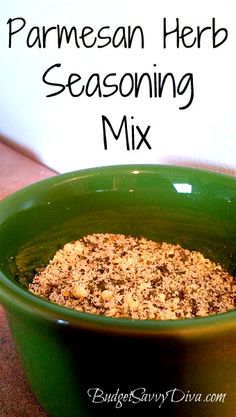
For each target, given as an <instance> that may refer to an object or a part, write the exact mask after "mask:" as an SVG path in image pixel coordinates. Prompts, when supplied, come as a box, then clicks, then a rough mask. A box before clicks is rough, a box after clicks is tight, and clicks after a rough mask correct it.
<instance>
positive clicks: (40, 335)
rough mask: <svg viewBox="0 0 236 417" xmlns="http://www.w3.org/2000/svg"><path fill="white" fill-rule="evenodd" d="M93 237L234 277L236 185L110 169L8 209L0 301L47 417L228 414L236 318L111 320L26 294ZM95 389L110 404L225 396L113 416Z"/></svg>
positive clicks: (82, 175) (64, 181) (4, 210)
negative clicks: (60, 255) (142, 242)
mask: <svg viewBox="0 0 236 417" xmlns="http://www.w3.org/2000/svg"><path fill="white" fill-rule="evenodd" d="M93 232H112V233H126V234H132V235H142V236H145V237H148V238H152V239H155V240H158V241H163V240H165V241H168V242H172V243H180V244H181V245H183V246H184V247H186V248H190V249H196V250H200V251H202V252H203V253H204V254H205V255H206V256H208V257H210V258H211V259H213V260H216V261H219V262H221V263H222V264H223V265H224V266H225V267H226V268H227V269H228V270H229V271H230V272H232V273H233V274H234V275H236V178H233V177H229V176H226V175H220V174H216V173H211V172H205V171H201V170H194V169H189V168H180V167H171V166H153V165H142V166H120V167H106V168H98V169H90V170H84V171H80V172H74V173H69V174H64V175H60V176H57V177H54V178H50V179H48V180H44V181H42V182H40V183H37V184H34V185H32V186H29V187H27V188H25V189H22V190H20V191H19V192H17V193H15V194H13V195H12V196H10V197H8V198H7V199H5V200H4V201H2V202H1V204H0V298H1V302H2V304H3V306H4V308H5V310H6V313H7V318H8V322H9V325H10V328H11V330H12V334H13V337H14V339H15V342H16V346H17V349H18V352H19V355H20V358H21V361H22V364H23V367H24V370H25V373H26V375H27V378H28V381H29V383H30V385H31V387H32V390H33V392H34V393H35V395H36V397H37V398H38V400H39V401H40V403H41V404H42V405H43V406H44V407H45V409H46V410H47V411H48V412H49V413H50V416H52V417H96V416H109V417H110V416H113V415H114V416H116V415H119V416H122V417H123V416H130V415H133V414H134V415H136V414H138V415H143V414H146V415H147V416H152V415H153V416H154V415H155V416H157V415H158V416H166V417H173V416H179V417H199V416H204V417H216V416H217V417H218V416H224V417H232V416H233V415H234V408H235V406H234V404H235V401H236V312H235V311H231V312H228V313H225V314H220V315H217V316H211V317H206V318H194V319H185V320H178V321H139V320H128V319H112V318H107V317H103V316H93V315H90V314H85V313H79V312H76V311H73V310H70V309H66V308H63V307H60V306H57V305H55V304H52V303H50V302H47V301H45V300H42V299H40V298H38V297H36V296H34V295H32V294H30V293H28V292H27V290H26V289H25V288H24V285H26V283H27V282H28V281H29V280H30V279H31V277H32V274H33V273H34V269H35V267H37V266H39V265H43V264H45V263H46V262H47V261H48V260H49V258H50V257H52V255H53V254H54V253H55V251H56V250H57V249H58V248H59V247H61V246H62V245H63V244H64V243H65V242H67V241H70V240H72V239H77V238H79V237H81V236H83V235H85V234H87V233H93ZM92 387H97V388H99V389H101V390H103V391H104V393H107V394H109V393H110V394H112V393H113V394H115V393H116V396H115V395H114V396H113V397H112V399H113V400H114V401H115V399H118V398H121V397H119V396H118V394H119V395H121V394H122V393H123V394H124V393H130V391H131V390H133V389H136V388H139V387H143V388H144V389H146V392H147V393H149V394H150V393H156V394H158V393H163V394H164V393H165V392H166V391H168V390H173V389H174V388H176V389H178V390H182V391H183V392H184V393H185V395H186V394H187V393H189V394H190V393H191V394H193V393H195V394H201V395H202V396H205V395H206V394H208V393H226V398H225V401H224V403H222V402H210V403H208V402H206V401H205V402H204V401H202V402H199V401H195V400H192V402H189V399H190V397H189V396H188V397H187V396H185V397H183V396H184V394H183V392H180V391H176V393H175V394H171V393H169V395H168V398H167V399H166V401H165V403H164V404H162V406H161V407H160V405H161V400H160V399H159V400H157V402H155V401H154V400H152V401H151V402H148V401H147V397H146V401H143V402H138V401H139V400H138V399H137V398H136V399H134V402H137V403H136V404H133V403H131V402H128V400H127V402H124V403H123V406H122V407H121V408H115V402H109V403H108V402H99V403H96V404H95V403H93V402H92V397H89V395H88V393H87V390H88V389H89V388H92ZM117 390H119V391H117ZM140 392H141V391H137V392H136V397H137V396H138V397H139V398H141V394H140ZM90 393H92V392H91V391H90ZM171 395H173V396H172V397H171ZM127 398H128V399H130V397H127ZM142 398H143V400H144V397H142ZM181 398H182V400H181V401H180V399H181ZM183 398H185V399H186V401H184V399H183ZM187 398H188V401H187ZM196 398H197V399H198V400H199V398H200V397H199V396H198V397H196ZM97 400H98V401H99V400H100V401H102V398H101V397H99V398H97ZM178 400H179V401H178Z"/></svg>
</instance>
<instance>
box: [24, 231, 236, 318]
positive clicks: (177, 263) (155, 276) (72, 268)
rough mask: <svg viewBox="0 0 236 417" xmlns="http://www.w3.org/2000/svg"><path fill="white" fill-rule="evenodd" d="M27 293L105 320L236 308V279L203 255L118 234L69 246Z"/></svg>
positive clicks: (178, 315) (200, 313) (91, 237)
mask: <svg viewBox="0 0 236 417" xmlns="http://www.w3.org/2000/svg"><path fill="white" fill-rule="evenodd" d="M29 291H31V292H32V293H34V294H36V295H38V296H41V297H44V298H47V299H48V300H50V301H52V302H54V303H57V304H60V305H62V306H65V307H69V308H73V309H75V310H78V311H84V312H87V313H94V314H100V315H104V316H108V317H128V318H132V319H161V320H168V319H181V318H187V317H196V316H207V315H210V314H216V313H222V312H225V311H227V310H231V309H233V308H235V300H236V285H235V282H234V278H233V277H232V276H231V275H229V274H228V273H227V272H226V271H224V270H223V268H222V267H221V266H220V265H219V264H216V263H214V262H212V261H210V260H209V259H207V258H205V257H204V256H203V255H202V254H201V253H199V252H196V251H190V250H187V249H183V248H182V247H181V246H180V245H178V244H176V245H173V244H169V243H158V242H154V241H151V240H147V239H145V238H144V237H132V236H125V235H122V234H112V233H104V234H99V233H97V234H91V235H88V236H86V237H83V238H82V239H80V240H77V241H73V242H71V243H67V244H66V245H65V246H64V248H62V249H60V250H59V251H58V252H57V253H56V254H55V256H54V258H53V259H52V260H51V261H50V262H49V265H48V266H47V267H46V268H45V269H44V270H41V271H38V273H37V275H36V276H35V277H34V279H33V282H32V284H30V285H29Z"/></svg>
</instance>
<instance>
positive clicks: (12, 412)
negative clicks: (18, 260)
mask: <svg viewBox="0 0 236 417" xmlns="http://www.w3.org/2000/svg"><path fill="white" fill-rule="evenodd" d="M52 175H55V172H53V171H52V170H50V169H48V168H46V167H44V166H42V165H40V164H39V163H37V162H35V161H33V160H32V159H30V158H28V157H26V156H24V155H22V154H21V153H19V152H17V151H16V150H13V149H12V148H10V147H8V146H7V145H5V144H3V143H2V142H0V199H2V198H4V197H6V196H7V195H9V194H11V193H12V192H14V191H16V190H17V189H19V188H22V187H23V186H25V185H28V184H30V183H33V182H35V181H38V180H40V179H43V178H46V177H50V176H52ZM0 417H47V414H46V413H45V412H44V411H43V410H42V408H41V407H40V406H39V405H38V403H37V401H36V400H35V399H34V397H33V396H32V394H31V392H30V390H29V387H28V385H27V381H26V380H25V378H24V376H23V372H22V369H21V366H20V363H19V361H18V358H17V355H16V352H15V348H14V345H13V342H12V339H11V335H10V332H9V329H8V325H7V323H6V320H5V315H4V312H3V309H2V307H1V306H0Z"/></svg>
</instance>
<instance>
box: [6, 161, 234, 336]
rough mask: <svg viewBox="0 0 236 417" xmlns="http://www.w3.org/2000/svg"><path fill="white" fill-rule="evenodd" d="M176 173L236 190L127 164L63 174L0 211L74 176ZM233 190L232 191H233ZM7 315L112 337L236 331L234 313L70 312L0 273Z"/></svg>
mask: <svg viewBox="0 0 236 417" xmlns="http://www.w3.org/2000/svg"><path fill="white" fill-rule="evenodd" d="M163 169H164V170H167V171H171V170H173V169H174V170H177V171H182V172H186V173H191V174H193V175H197V173H198V174H199V173H200V174H201V175H208V176H210V177H212V178H217V177H224V178H226V181H227V180H234V181H235V187H236V177H234V176H231V175H229V174H225V173H220V172H215V171H210V170H204V169H200V168H191V167H186V166H184V167H183V166H175V165H161V164H129V165H112V166H105V167H95V168H88V169H82V170H76V171H71V172H67V173H63V174H58V175H56V176H53V177H49V178H46V179H43V180H40V181H37V182H35V183H33V184H30V185H28V186H26V187H23V188H21V189H20V190H18V191H16V192H14V193H12V194H11V195H9V196H7V197H6V198H4V199H3V200H2V201H1V202H0V209H1V204H2V203H4V204H5V203H8V202H10V201H11V199H12V198H14V199H15V198H16V197H17V196H20V195H21V194H22V193H24V192H25V191H30V190H33V189H36V191H37V188H41V187H44V186H45V185H49V184H51V185H53V184H57V183H58V182H62V181H63V180H64V181H65V180H72V179H73V178H74V177H75V176H76V177H77V178H78V177H83V176H87V175H92V176H94V175H97V174H99V173H106V172H107V173H108V175H111V171H112V172H113V174H114V172H123V171H125V172H126V173H130V171H131V172H132V171H140V173H144V172H148V173H152V172H153V170H155V171H156V170H163ZM235 189H236V188H235ZM1 301H2V305H3V307H4V308H5V310H6V311H7V312H11V310H12V308H13V309H14V310H15V309H17V310H18V311H19V312H21V313H23V312H24V313H25V314H27V315H29V316H34V317H35V318H36V319H39V320H45V319H46V320H47V321H49V322H53V323H56V324H57V325H59V326H70V325H72V326H74V327H79V328H84V329H87V330H88V329H89V328H90V329H93V330H95V331H99V330H102V331H103V332H112V333H116V332H118V333H128V334H130V333H132V334H136V335H141V334H146V335H157V334H158V335H160V334H166V333H168V334H171V335H173V336H174V335H175V333H178V335H179V336H181V337H190V336H191V337H192V335H193V334H195V336H196V337H198V336H199V331H200V330H201V335H202V334H203V333H205V334H209V333H212V332H213V333H215V331H217V332H218V331H219V329H221V330H222V331H228V330H229V328H234V329H235V328H236V309H235V310H234V309H233V310H229V311H226V312H224V313H218V314H212V315H208V316H205V317H193V318H183V319H172V320H152V319H150V320H149V319H148V320H141V319H130V318H114V317H106V316H104V315H96V314H92V313H86V312H80V311H76V310H74V309H71V308H68V307H64V306H61V305H59V304H56V303H53V302H51V301H49V300H46V299H43V298H41V297H39V296H37V295H34V294H32V293H30V292H29V291H28V290H27V289H24V288H22V287H21V286H20V285H19V284H17V283H16V282H13V281H12V279H11V277H10V275H9V274H7V273H5V272H4V271H2V270H1V269H0V302H1Z"/></svg>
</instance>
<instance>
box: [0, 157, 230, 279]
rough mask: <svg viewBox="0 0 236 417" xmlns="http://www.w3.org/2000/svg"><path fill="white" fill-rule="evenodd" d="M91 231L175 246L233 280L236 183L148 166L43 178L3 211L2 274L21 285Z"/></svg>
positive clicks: (195, 172)
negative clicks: (196, 253)
mask: <svg viewBox="0 0 236 417" xmlns="http://www.w3.org/2000/svg"><path fill="white" fill-rule="evenodd" d="M95 232H103V233H104V232H110V233H125V234H131V235H134V236H144V237H147V238H150V239H154V240H157V241H167V242H171V243H179V244H181V245H182V246H183V247H185V248H189V249H195V250H199V251H201V252H202V253H203V254H204V255H206V256H208V257H209V258H210V259H212V260H215V261H218V262H220V263H221V264H223V266H224V267H225V268H226V269H227V270H228V271H229V272H231V273H232V274H234V275H236V179H235V178H233V177H229V176H226V175H220V174H216V173H211V172H204V171H200V170H194V169H188V168H177V167H168V166H152V165H149V166H120V167H106V168H100V169H99V168H98V169H89V170H85V171H78V172H74V173H69V174H64V175H59V176H57V177H54V178H50V179H48V180H44V181H42V182H40V183H37V184H34V185H32V186H29V187H27V188H25V189H23V190H21V191H19V192H17V193H15V194H13V195H12V196H10V197H8V198H7V199H6V200H4V201H3V202H2V203H1V205H0V269H1V270H2V271H3V273H4V274H5V275H6V276H7V277H8V278H9V279H11V280H15V281H16V282H17V283H18V284H20V285H22V286H23V287H25V286H27V284H28V282H30V281H31V279H32V276H33V274H34V273H35V268H37V267H38V266H43V265H45V264H46V263H47V262H48V260H49V259H50V258H51V257H52V256H53V254H54V253H55V252H56V250H57V249H58V248H60V247H61V246H63V245H64V244H65V243H66V242H68V241H71V240H73V239H78V238H80V237H82V236H84V235H86V234H88V233H95Z"/></svg>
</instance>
